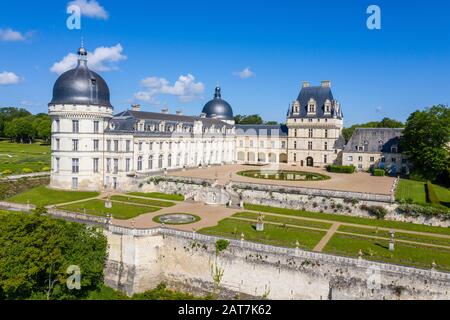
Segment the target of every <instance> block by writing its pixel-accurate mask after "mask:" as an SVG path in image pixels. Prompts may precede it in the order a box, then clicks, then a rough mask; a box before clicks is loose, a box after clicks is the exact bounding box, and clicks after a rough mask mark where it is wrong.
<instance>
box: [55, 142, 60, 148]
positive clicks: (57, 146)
mask: <svg viewBox="0 0 450 320" xmlns="http://www.w3.org/2000/svg"><path fill="white" fill-rule="evenodd" d="M55 144H56V146H55V148H56V150H59V148H60V144H59V139H55Z"/></svg>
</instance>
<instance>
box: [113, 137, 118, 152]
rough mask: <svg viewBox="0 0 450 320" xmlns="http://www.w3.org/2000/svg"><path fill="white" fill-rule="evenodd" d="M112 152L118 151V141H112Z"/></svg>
mask: <svg viewBox="0 0 450 320" xmlns="http://www.w3.org/2000/svg"><path fill="white" fill-rule="evenodd" d="M114 151H119V140H114Z"/></svg>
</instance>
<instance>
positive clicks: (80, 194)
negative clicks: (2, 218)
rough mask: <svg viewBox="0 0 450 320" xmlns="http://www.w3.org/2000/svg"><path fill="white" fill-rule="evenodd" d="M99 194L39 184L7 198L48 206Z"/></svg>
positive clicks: (15, 201)
mask: <svg viewBox="0 0 450 320" xmlns="http://www.w3.org/2000/svg"><path fill="white" fill-rule="evenodd" d="M98 195H99V193H98V192H84V191H63V190H55V189H50V188H48V187H46V186H39V187H36V188H33V189H31V190H28V191H26V192H23V193H20V194H18V195H16V196H13V197H11V198H8V199H6V201H10V202H14V203H24V204H27V203H28V201H29V202H30V203H31V204H34V205H37V206H48V205H54V204H60V203H66V202H72V201H77V200H83V199H88V198H94V197H97V196H98Z"/></svg>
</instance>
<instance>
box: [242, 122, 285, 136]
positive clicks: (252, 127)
mask: <svg viewBox="0 0 450 320" xmlns="http://www.w3.org/2000/svg"><path fill="white" fill-rule="evenodd" d="M272 133H273V134H277V135H278V136H280V137H287V135H288V128H287V126H286V125H280V124H278V125H266V124H248V125H247V124H238V125H236V135H237V136H248V135H250V136H259V135H260V134H261V135H267V136H271V134H272Z"/></svg>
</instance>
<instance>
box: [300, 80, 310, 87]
mask: <svg viewBox="0 0 450 320" xmlns="http://www.w3.org/2000/svg"><path fill="white" fill-rule="evenodd" d="M310 86H311V85H310V83H309V81H303V85H302V87H303V88H308V87H310Z"/></svg>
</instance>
